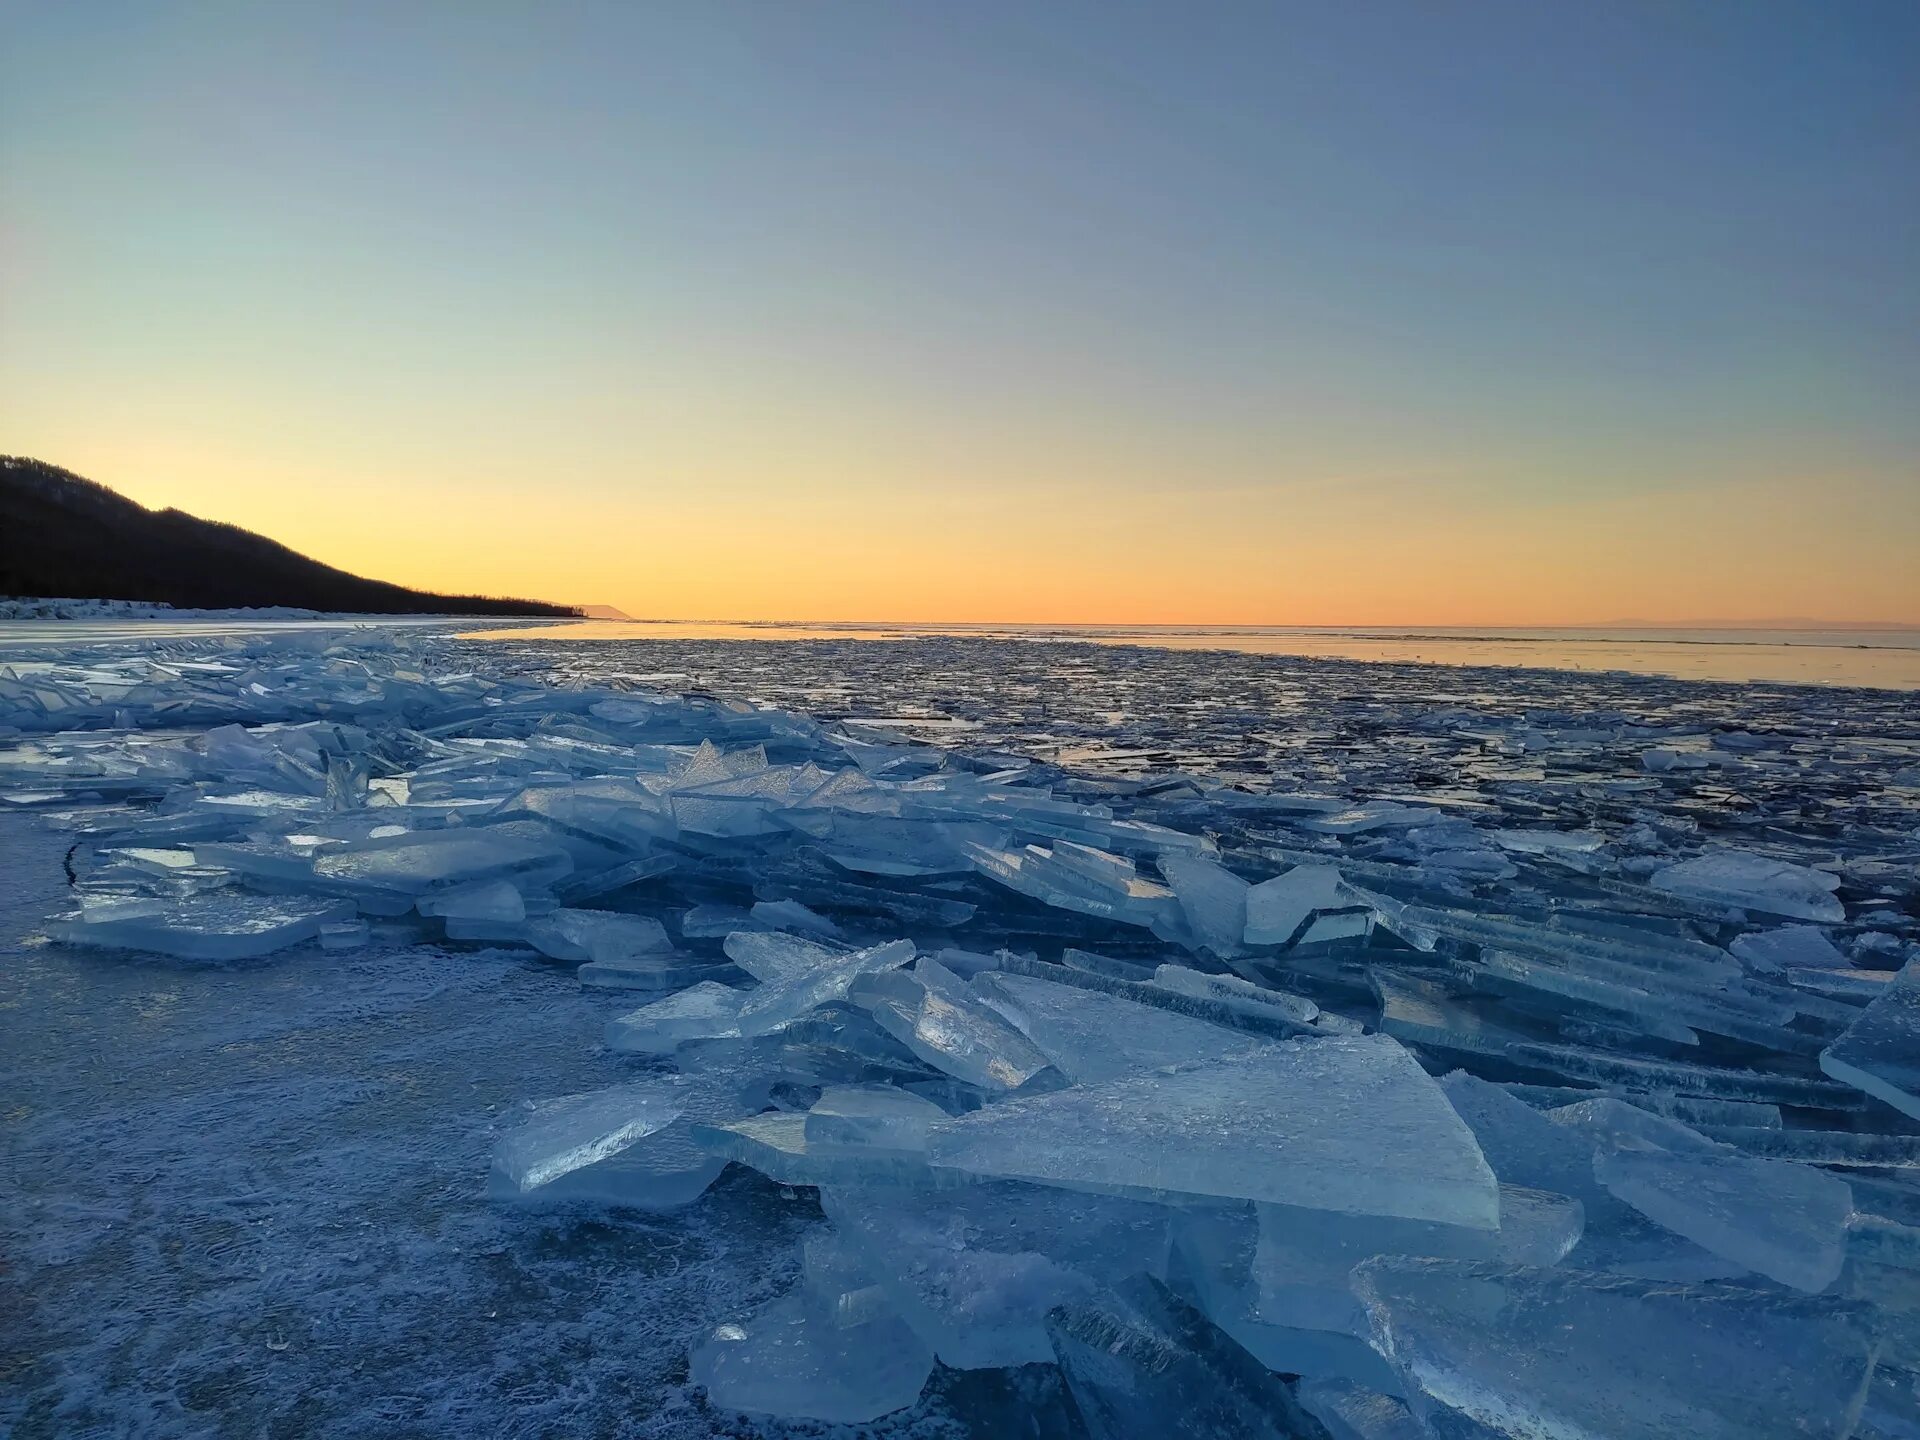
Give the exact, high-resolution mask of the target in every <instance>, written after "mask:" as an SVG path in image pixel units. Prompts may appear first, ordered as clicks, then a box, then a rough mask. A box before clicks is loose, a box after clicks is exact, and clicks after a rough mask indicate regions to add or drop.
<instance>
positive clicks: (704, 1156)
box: [488, 1041, 766, 1210]
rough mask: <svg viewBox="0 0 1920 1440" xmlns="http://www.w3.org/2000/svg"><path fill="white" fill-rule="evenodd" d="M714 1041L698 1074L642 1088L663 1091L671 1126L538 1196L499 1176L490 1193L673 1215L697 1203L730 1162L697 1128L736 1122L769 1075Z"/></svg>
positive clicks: (762, 1095) (746, 1055)
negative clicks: (702, 1140) (700, 1138)
mask: <svg viewBox="0 0 1920 1440" xmlns="http://www.w3.org/2000/svg"><path fill="white" fill-rule="evenodd" d="M712 1043H713V1045H714V1047H716V1048H714V1049H713V1050H712V1052H711V1053H710V1054H708V1055H707V1056H705V1057H703V1058H704V1059H705V1060H706V1062H707V1063H706V1064H704V1065H703V1066H702V1070H701V1073H700V1074H697V1075H675V1076H665V1077H662V1078H661V1079H659V1080H652V1081H642V1082H639V1084H640V1085H641V1086H658V1087H660V1092H661V1094H662V1095H664V1096H666V1097H668V1103H670V1104H673V1105H677V1106H678V1107H679V1110H680V1114H679V1115H678V1116H677V1117H676V1118H674V1119H673V1120H671V1121H670V1122H669V1123H667V1124H666V1125H663V1126H661V1127H660V1128H659V1129H657V1130H654V1131H652V1132H651V1133H649V1134H646V1135H644V1136H641V1137H640V1138H639V1139H637V1140H635V1141H633V1142H632V1143H631V1144H629V1145H627V1146H625V1147H624V1148H622V1149H619V1150H616V1151H614V1152H613V1153H612V1154H609V1155H607V1156H605V1157H604V1158H602V1159H599V1160H597V1161H595V1162H594V1163H592V1164H589V1165H582V1166H580V1167H578V1168H576V1169H573V1170H569V1171H568V1172H566V1173H565V1174H562V1175H560V1176H558V1177H557V1178H555V1179H553V1180H550V1181H549V1182H547V1183H546V1184H545V1185H542V1186H541V1187H539V1188H538V1189H536V1190H532V1191H527V1192H522V1191H518V1190H516V1189H514V1188H513V1187H512V1186H511V1185H510V1184H507V1183H504V1180H503V1179H500V1178H496V1180H495V1181H494V1182H493V1183H491V1184H490V1185H489V1187H488V1193H489V1194H490V1195H491V1196H493V1197H494V1198H496V1199H505V1200H517V1201H531V1202H537V1203H547V1204H558V1203H562V1202H577V1203H587V1204H595V1205H609V1206H628V1207H632V1208H634V1209H640V1210H673V1209H678V1208H679V1207H680V1206H683V1205H688V1204H691V1203H692V1202H693V1201H695V1200H697V1199H699V1198H700V1196H701V1195H702V1194H703V1193H704V1192H705V1191H706V1188H707V1187H708V1186H709V1185H711V1184H712V1183H713V1182H714V1180H715V1178H716V1177H718V1176H719V1174H720V1172H721V1171H722V1170H724V1169H725V1168H726V1166H727V1162H726V1160H725V1159H724V1158H722V1157H720V1156H718V1155H715V1154H713V1153H712V1152H711V1151H709V1150H707V1149H705V1148H704V1147H703V1146H701V1145H700V1144H699V1143H698V1142H697V1141H696V1140H695V1138H694V1127H695V1126H696V1125H700V1124H716V1123H722V1122H725V1121H727V1120H732V1119H736V1118H738V1117H739V1116H741V1115H743V1114H749V1113H752V1112H753V1111H755V1110H758V1109H759V1108H760V1107H761V1106H762V1105H763V1104H765V1102H766V1071H765V1070H764V1068H763V1067H762V1066H761V1064H760V1063H759V1061H758V1059H757V1058H756V1056H755V1055H754V1054H753V1053H752V1052H743V1051H730V1050H727V1049H726V1048H724V1047H725V1046H726V1045H727V1044H728V1042H725V1041H720V1042H712ZM689 1048H690V1049H691V1048H694V1047H693V1046H692V1045H690V1046H689Z"/></svg>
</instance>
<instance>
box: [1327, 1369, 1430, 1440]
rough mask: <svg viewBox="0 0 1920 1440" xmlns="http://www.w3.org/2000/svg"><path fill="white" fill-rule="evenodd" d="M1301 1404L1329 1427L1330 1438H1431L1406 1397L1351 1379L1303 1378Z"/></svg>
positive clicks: (1418, 1439)
mask: <svg viewBox="0 0 1920 1440" xmlns="http://www.w3.org/2000/svg"><path fill="white" fill-rule="evenodd" d="M1300 1407H1301V1409H1303V1410H1305V1411H1306V1412H1307V1413H1308V1414H1309V1415H1311V1416H1313V1418H1314V1419H1316V1420H1318V1421H1319V1422H1320V1423H1321V1424H1322V1425H1324V1426H1326V1427H1327V1440H1430V1432H1429V1431H1428V1430H1427V1429H1426V1427H1424V1426H1423V1425H1421V1423H1420V1422H1419V1421H1418V1420H1416V1419H1414V1418H1413V1412H1412V1411H1411V1410H1409V1409H1407V1406H1406V1402H1405V1401H1404V1400H1400V1399H1398V1398H1397V1397H1395V1396H1392V1395H1383V1394H1381V1393H1380V1392H1379V1391H1378V1390H1368V1389H1365V1388H1363V1387H1361V1386H1359V1385H1355V1384H1353V1383H1352V1382H1351V1381H1348V1380H1319V1379H1314V1380H1302V1381H1301V1382H1300Z"/></svg>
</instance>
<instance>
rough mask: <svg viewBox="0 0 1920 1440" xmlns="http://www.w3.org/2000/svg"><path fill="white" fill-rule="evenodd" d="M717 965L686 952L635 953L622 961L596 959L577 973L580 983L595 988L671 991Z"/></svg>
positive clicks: (692, 981) (681, 987) (692, 980)
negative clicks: (662, 953) (661, 953)
mask: <svg viewBox="0 0 1920 1440" xmlns="http://www.w3.org/2000/svg"><path fill="white" fill-rule="evenodd" d="M713 971H714V967H713V966H711V965H709V964H707V963H706V962H705V961H703V960H701V959H700V958H699V957H698V956H694V955H688V954H685V953H684V952H673V953H668V954H664V955H635V956H632V957H631V958H628V959H622V960H593V961H589V962H588V963H586V964H585V965H582V966H581V967H580V969H579V971H578V972H577V973H578V975H579V978H580V983H581V984H582V985H585V986H587V987H589V988H590V989H595V990H641V991H648V992H652V993H656V994H657V993H663V992H664V993H671V992H673V991H677V990H684V989H686V988H687V987H688V986H689V985H692V984H693V983H694V982H695V981H697V980H700V979H701V978H702V977H703V976H708V975H711V974H713Z"/></svg>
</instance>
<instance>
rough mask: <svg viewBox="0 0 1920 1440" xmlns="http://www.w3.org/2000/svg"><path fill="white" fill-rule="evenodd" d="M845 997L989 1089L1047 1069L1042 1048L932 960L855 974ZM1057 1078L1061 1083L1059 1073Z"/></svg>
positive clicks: (940, 1064)
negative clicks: (904, 967) (909, 966)
mask: <svg viewBox="0 0 1920 1440" xmlns="http://www.w3.org/2000/svg"><path fill="white" fill-rule="evenodd" d="M847 998H848V999H849V1000H851V1001H852V1002H853V1003H854V1004H856V1005H858V1006H859V1007H860V1008H861V1009H863V1010H865V1011H866V1012H867V1013H868V1014H869V1015H871V1016H872V1017H873V1020H874V1023H875V1024H876V1025H878V1026H879V1027H880V1028H881V1029H882V1030H884V1031H886V1032H887V1034H889V1035H891V1036H893V1038H894V1039H896V1040H898V1041H899V1042H900V1043H901V1044H902V1045H904V1046H906V1047H907V1049H908V1050H910V1051H911V1052H912V1053H913V1054H915V1055H916V1056H918V1057H919V1058H920V1059H921V1060H923V1061H925V1062H926V1063H927V1064H929V1065H931V1066H933V1067H934V1068H935V1069H937V1070H940V1071H942V1072H944V1073H946V1074H948V1075H951V1076H953V1077H954V1078H955V1079H957V1080H964V1081H965V1082H966V1083H968V1084H969V1085H978V1086H980V1087H981V1088H982V1089H984V1090H987V1091H991V1092H1002V1091H1008V1090H1017V1089H1019V1088H1020V1087H1021V1086H1023V1085H1027V1084H1029V1083H1030V1082H1033V1081H1035V1080H1036V1078H1037V1077H1039V1076H1040V1075H1041V1073H1042V1072H1043V1071H1048V1070H1049V1069H1050V1062H1049V1060H1048V1058H1047V1056H1046V1054H1045V1053H1044V1052H1042V1051H1041V1050H1040V1049H1039V1048H1038V1047H1036V1046H1035V1045H1034V1043H1033V1042H1032V1041H1031V1040H1029V1039H1028V1038H1027V1037H1026V1036H1025V1035H1023V1034H1021V1033H1020V1031H1019V1030H1017V1029H1015V1028H1014V1027H1013V1025H1011V1024H1009V1023H1008V1021H1007V1019H1006V1018H1005V1017H1004V1016H1002V1015H1001V1014H1000V1013H999V1012H998V1011H996V1010H993V1009H992V1008H990V1007H989V1006H987V1005H986V1004H984V1003H983V1002H982V1001H981V1000H980V998H979V997H978V996H977V995H976V994H975V993H974V991H973V990H972V989H971V988H969V986H968V985H967V984H966V982H964V981H962V980H961V979H960V978H959V977H958V976H956V975H954V974H953V972H952V971H950V970H948V969H947V968H946V967H945V966H943V965H941V964H940V963H939V962H938V961H937V960H933V959H930V958H929V957H927V956H922V957H921V958H920V960H919V962H918V963H917V964H916V965H915V966H914V968H913V970H912V972H911V973H908V972H906V971H903V970H884V971H878V972H875V973H871V974H866V975H862V976H860V977H859V978H858V979H856V980H855V981H854V983H853V985H852V987H851V988H850V989H849V990H848V992H847ZM1053 1079H1054V1083H1055V1084H1058V1083H1060V1081H1059V1079H1058V1077H1057V1076H1055V1077H1053Z"/></svg>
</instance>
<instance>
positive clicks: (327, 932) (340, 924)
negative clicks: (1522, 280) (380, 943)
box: [320, 920, 373, 950]
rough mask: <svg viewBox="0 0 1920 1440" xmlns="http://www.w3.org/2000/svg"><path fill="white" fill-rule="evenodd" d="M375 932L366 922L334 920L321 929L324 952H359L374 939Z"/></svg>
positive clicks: (321, 944) (321, 943)
mask: <svg viewBox="0 0 1920 1440" xmlns="http://www.w3.org/2000/svg"><path fill="white" fill-rule="evenodd" d="M372 937H373V932H372V930H371V928H370V927H369V926H368V924H367V922H366V921H364V920H333V921H329V922H327V923H326V924H323V925H322V926H321V927H320V948H321V949H322V950H359V949H362V948H364V947H365V946H366V944H367V942H368V941H369V940H370V939H372Z"/></svg>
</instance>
